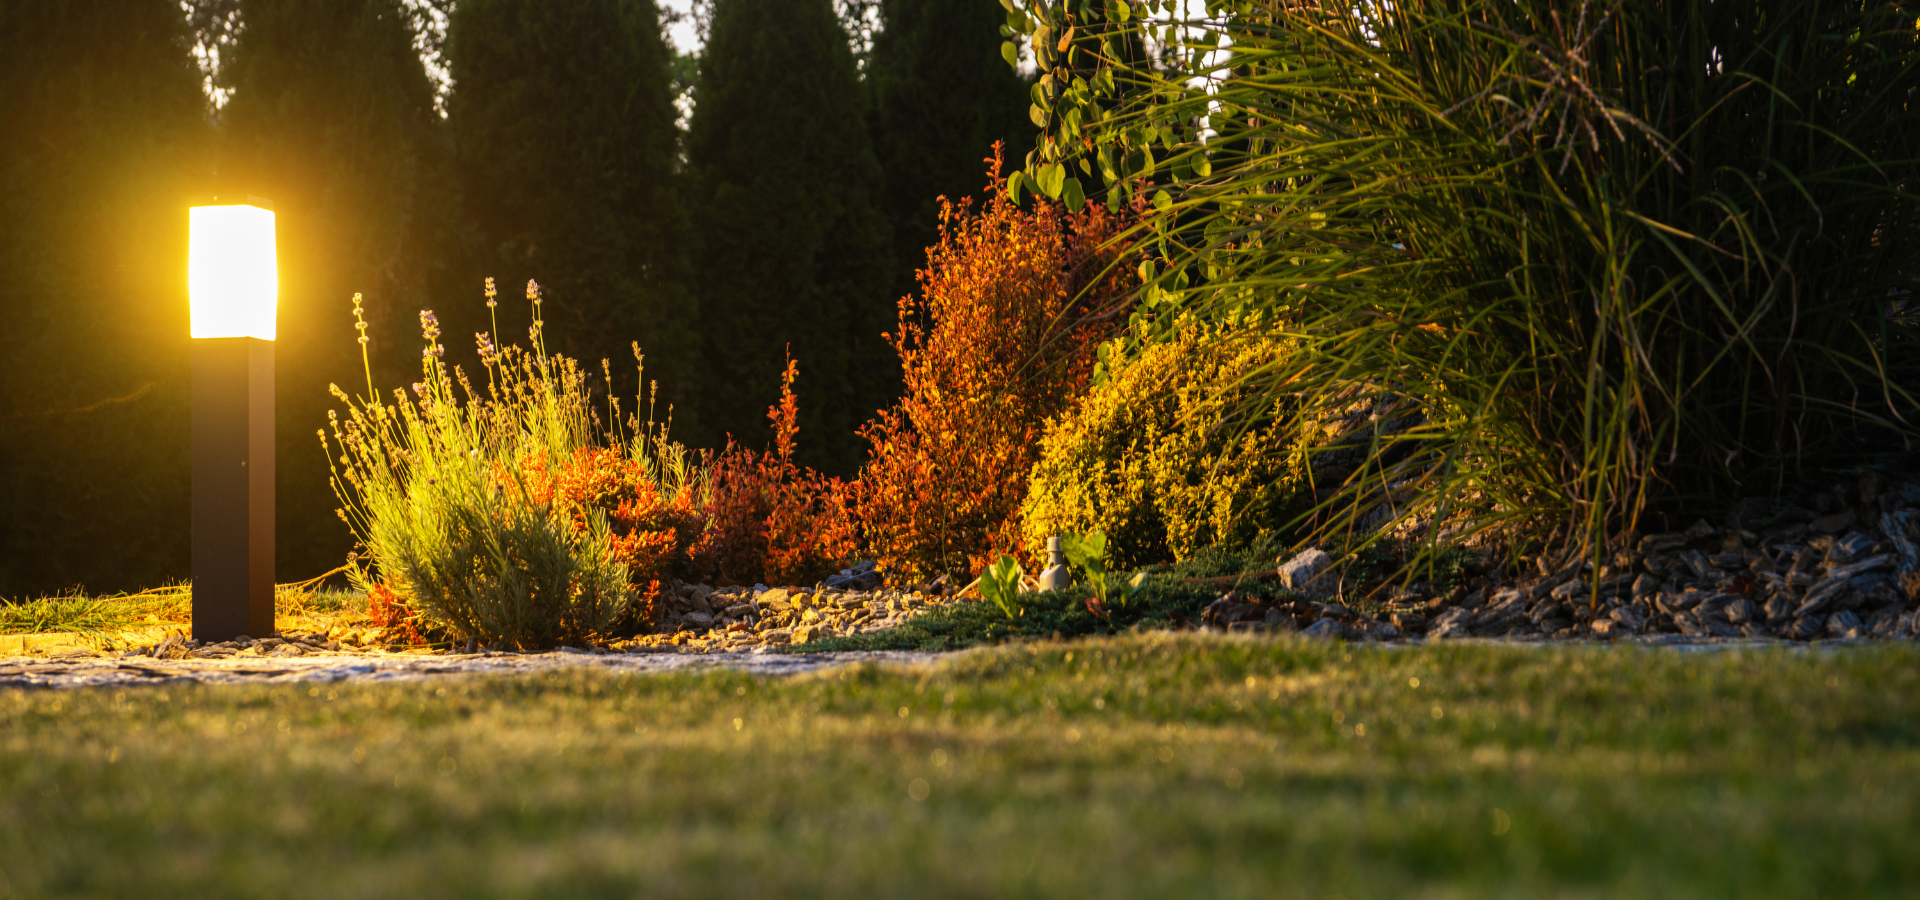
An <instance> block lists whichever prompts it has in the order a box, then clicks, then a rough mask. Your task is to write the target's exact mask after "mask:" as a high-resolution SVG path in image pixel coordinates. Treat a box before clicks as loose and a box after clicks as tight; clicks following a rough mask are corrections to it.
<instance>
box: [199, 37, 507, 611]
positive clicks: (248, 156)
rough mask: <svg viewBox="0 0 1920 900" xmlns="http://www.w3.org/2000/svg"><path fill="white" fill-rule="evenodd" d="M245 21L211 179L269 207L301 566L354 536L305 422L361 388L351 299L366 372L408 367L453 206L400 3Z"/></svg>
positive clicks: (400, 380) (315, 421)
mask: <svg viewBox="0 0 1920 900" xmlns="http://www.w3.org/2000/svg"><path fill="white" fill-rule="evenodd" d="M240 21H241V29H240V32H239V38H238V40H237V42H236V44H235V46H234V49H233V51H232V52H233V58H232V60H231V61H230V62H229V63H227V64H226V65H225V66H224V67H223V71H222V74H221V82H222V84H223V85H224V86H225V87H227V88H229V89H231V90H232V92H233V93H232V99H231V100H230V101H228V103H227V106H226V108H225V109H224V111H223V112H222V115H221V124H222V126H223V132H224V133H223V135H222V153H221V157H220V159H221V164H220V172H219V175H218V182H219V184H218V190H219V191H220V192H222V193H232V192H245V193H253V194H258V195H260V196H263V197H266V198H268V199H270V200H271V201H273V203H274V207H275V213H276V220H277V221H276V227H277V232H278V238H279V245H280V246H279V249H280V306H279V339H278V340H277V341H276V342H275V357H276V358H275V369H276V376H277V378H276V391H275V403H276V407H277V408H276V416H275V419H276V424H277V428H276V442H277V448H276V454H275V456H276V464H277V466H278V469H277V472H276V475H277V478H278V481H279V490H278V495H277V498H276V506H277V513H278V514H277V516H276V526H277V529H278V541H277V543H278V547H279V553H278V557H277V560H276V563H277V567H278V569H279V574H280V576H281V577H282V578H288V579H292V578H303V577H310V576H312V575H314V574H317V573H318V572H321V571H325V570H326V569H330V568H332V567H334V566H337V565H339V563H340V560H341V558H342V557H344V556H345V555H346V552H347V550H348V549H349V545H350V537H349V535H348V532H347V530H346V526H345V525H344V524H343V523H342V522H340V520H339V519H337V518H336V517H335V516H334V514H333V510H334V508H335V507H336V506H337V505H338V504H337V502H336V501H335V498H334V497H333V495H332V491H331V489H330V488H329V486H328V483H327V465H326V458H325V456H324V455H323V454H322V452H321V449H320V446H319V442H318V441H317V440H316V438H315V435H314V432H315V431H316V430H318V429H320V428H322V427H324V426H325V425H326V421H327V419H326V410H327V409H328V408H330V407H333V406H336V405H337V404H336V402H335V401H334V400H333V398H332V397H330V396H329V395H328V390H327V385H328V383H329V382H333V383H338V384H339V385H341V386H342V387H343V388H345V389H347V390H353V391H354V392H355V393H364V392H365V391H366V387H365V384H366V377H365V375H363V374H362V370H361V363H360V354H359V346H358V345H357V344H355V342H354V336H355V333H354V331H353V317H352V297H353V295H354V294H356V293H359V294H362V295H363V296H364V297H365V304H366V307H367V309H368V311H369V313H370V319H371V321H372V322H373V329H372V336H373V343H372V345H371V346H372V349H373V352H374V357H375V360H376V365H378V366H379V367H380V368H378V369H376V375H378V376H384V377H379V378H377V380H376V385H377V386H378V387H380V388H383V389H391V388H393V387H396V386H398V385H401V384H407V383H411V382H412V381H415V380H417V378H418V369H417V366H418V359H419V352H420V351H419V346H420V343H419V331H418V326H417V325H416V324H415V322H417V316H418V313H419V310H421V309H424V308H429V307H432V306H434V305H435V304H434V303H433V301H432V300H430V299H429V295H428V291H427V289H428V286H429V278H430V274H431V265H432V259H433V254H434V250H435V248H436V247H437V246H438V245H439V244H440V243H441V242H442V240H443V238H442V235H441V233H440V232H441V231H442V230H444V229H447V228H448V227H449V226H450V223H451V221H452V220H453V218H454V215H455V210H454V207H453V205H452V195H451V187H450V184H449V183H448V181H447V178H446V175H445V172H446V170H447V166H448V162H447V160H448V156H449V154H448V149H447V144H446V137H445V133H444V127H443V124H442V122H441V120H440V117H439V114H438V113H437V112H436V111H435V109H434V105H433V100H434V97H433V88H432V84H431V82H430V81H429V79H428V77H427V73H426V70H425V67H424V66H423V65H422V63H421V61H420V57H419V55H418V53H417V52H416V51H415V50H414V46H413V43H414V31H413V28H412V20H411V18H410V16H409V14H408V12H407V10H406V8H405V7H404V6H403V4H402V0H241V3H240ZM474 294H475V295H476V296H477V294H478V290H477V289H476V290H475V291H474ZM474 302H475V303H478V300H477V299H476V300H475V301H474ZM356 386H358V389H357V390H355V388H356Z"/></svg>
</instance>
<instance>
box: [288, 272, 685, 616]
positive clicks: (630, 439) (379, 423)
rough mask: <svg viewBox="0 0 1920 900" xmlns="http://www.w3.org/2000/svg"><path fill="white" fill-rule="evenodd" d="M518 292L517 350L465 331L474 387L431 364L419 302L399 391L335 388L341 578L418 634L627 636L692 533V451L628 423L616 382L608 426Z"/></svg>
mask: <svg viewBox="0 0 1920 900" xmlns="http://www.w3.org/2000/svg"><path fill="white" fill-rule="evenodd" d="M487 288H488V299H489V301H492V300H493V296H494V291H493V284H492V279H488V284H487ZM527 296H528V299H529V301H531V304H532V306H533V326H532V329H531V331H530V333H529V337H530V339H531V348H530V349H523V348H520V347H518V346H498V345H497V342H496V340H495V339H494V337H493V336H492V335H491V334H480V335H477V336H476V338H477V341H478V343H479V348H480V355H481V361H482V364H483V365H484V367H485V369H486V378H487V380H486V383H485V385H484V386H480V387H476V386H475V385H474V384H472V383H471V382H470V381H469V379H468V377H467V375H466V373H465V372H463V371H461V370H460V369H459V368H458V367H451V368H450V367H448V366H447V365H446V364H444V363H443V362H442V354H443V352H444V348H443V346H442V345H441V344H440V343H439V342H438V339H439V336H440V332H439V326H438V323H437V321H436V320H435V318H434V315H433V313H432V312H430V311H429V312H423V313H421V326H422V335H423V337H424V338H425V341H426V348H425V351H424V353H423V354H422V359H421V373H422V378H421V381H420V382H419V383H416V384H414V385H413V386H412V388H411V391H407V390H396V391H394V392H393V394H392V401H391V402H387V401H385V400H384V399H382V398H380V397H379V396H378V395H377V394H376V393H375V392H374V389H373V384H372V376H371V370H370V369H369V375H368V383H367V395H366V396H365V397H362V398H357V399H352V398H349V397H348V396H347V395H346V393H345V392H344V391H342V390H340V389H339V388H338V387H337V386H336V387H334V389H333V390H334V394H335V396H337V397H339V398H340V399H341V400H343V401H346V402H347V403H348V409H347V414H346V416H345V417H344V419H343V418H341V417H340V416H338V414H337V413H330V414H329V418H330V419H331V420H332V425H333V434H332V436H331V437H332V441H331V443H329V442H328V440H327V435H325V434H324V433H323V434H322V438H321V439H322V443H323V444H328V450H329V455H330V457H331V458H332V459H333V460H334V473H333V486H334V490H335V493H336V494H337V495H338V496H339V498H340V501H341V504H342V508H341V511H340V514H341V517H342V518H343V519H345V520H346V522H347V524H348V526H349V527H350V528H352V530H353V532H354V535H355V537H356V539H357V540H358V542H359V546H360V549H359V550H358V551H357V553H356V555H355V556H354V557H353V558H352V559H351V560H350V562H351V564H352V565H351V568H350V570H349V577H350V578H351V579H352V580H353V582H354V584H355V586H357V587H359V588H361V589H362V590H365V591H367V592H368V595H369V596H370V597H372V596H380V597H383V598H388V608H390V609H399V610H405V611H411V613H412V614H413V616H414V621H412V622H409V623H407V625H408V628H409V629H413V630H415V631H417V633H420V634H427V635H432V634H435V633H440V634H445V635H447V636H451V637H456V638H475V639H478V640H481V641H484V642H486V643H488V644H489V645H496V646H507V647H520V648H528V649H533V648H546V647H552V646H554V645H556V644H560V643H580V642H586V641H590V640H594V639H596V638H600V637H603V636H607V635H610V634H612V633H614V632H616V631H621V630H629V631H630V630H637V629H638V628H640V627H643V626H644V624H645V622H646V620H647V618H648V616H649V614H650V604H651V602H652V601H653V599H654V598H655V597H656V596H657V595H658V594H659V592H660V589H661V588H660V583H661V581H662V580H664V579H666V578H668V577H669V573H670V572H671V571H672V570H673V568H674V566H675V565H685V564H686V562H687V557H688V552H689V548H690V546H691V545H692V544H693V542H694V541H695V540H697V539H698V537H699V535H700V531H701V525H700V520H701V513H700V509H701V507H702V504H703V502H704V498H703V497H702V492H703V491H704V489H705V480H704V474H703V472H702V471H701V469H700V467H699V464H698V461H697V460H695V459H693V458H691V457H690V456H689V454H688V453H687V452H686V451H685V450H684V448H681V447H680V446H679V445H677V444H674V443H672V442H671V441H669V440H668V439H667V437H666V426H665V425H656V424H654V423H653V422H652V420H651V416H649V419H648V421H647V422H645V423H641V422H639V421H638V420H637V417H636V418H634V419H630V420H629V421H628V423H627V428H626V430H624V431H623V429H622V428H621V423H620V411H619V404H618V401H617V399H614V398H612V397H611V394H609V398H608V400H607V401H606V402H607V413H608V419H609V421H610V422H611V423H612V424H611V425H608V426H603V425H602V423H601V421H600V417H599V414H598V411H597V410H596V409H595V404H594V401H593V400H592V399H591V398H590V395H589V392H588V387H587V378H586V375H585V373H583V372H582V371H581V370H580V367H579V366H578V365H577V364H576V363H575V362H574V361H573V360H570V359H567V358H565V357H561V356H557V355H550V354H548V353H547V352H546V348H545V345H544V341H543V323H542V320H541V317H540V306H541V299H540V294H539V289H538V286H537V285H535V284H534V283H533V282H528V284H527ZM355 299H356V313H357V312H358V309H357V300H358V298H357V297H356V298H355ZM489 305H490V306H491V303H490V304H489ZM364 346H365V345H364V343H363V345H362V348H363V349H362V355H363V363H364V362H365V359H364V355H365V349H364ZM635 356H636V358H638V356H639V349H638V347H636V348H635ZM603 368H604V364H603ZM642 376H643V378H642V381H643V383H644V372H643V373H642ZM609 387H610V385H609ZM628 432H630V436H627V433H628ZM398 624H399V623H392V625H393V626H397V625H398ZM389 630H390V631H394V630H396V628H395V627H392V626H390V628H389ZM399 630H403V631H404V630H407V629H399Z"/></svg>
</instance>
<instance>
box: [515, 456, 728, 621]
mask: <svg viewBox="0 0 1920 900" xmlns="http://www.w3.org/2000/svg"><path fill="white" fill-rule="evenodd" d="M520 480H521V483H522V484H525V485H526V490H527V494H528V497H529V498H530V499H531V500H532V501H533V503H534V504H536V505H538V506H543V507H546V508H548V509H549V510H550V511H551V512H550V514H551V515H553V516H556V517H558V518H561V519H564V520H566V521H568V522H569V523H571V525H572V527H573V530H574V533H575V534H584V533H586V531H587V523H588V518H589V517H590V516H591V515H593V513H594V512H595V511H598V512H600V513H602V514H604V515H606V517H607V524H608V526H609V530H610V531H611V532H612V539H611V541H610V542H609V549H610V550H611V551H612V552H613V556H614V558H615V559H616V560H618V561H619V562H621V563H623V564H625V565H626V566H627V571H628V579H627V580H628V583H629V584H631V585H632V586H633V588H634V590H635V592H636V594H637V595H638V597H637V599H636V606H635V608H634V611H633V613H632V618H633V619H634V620H635V621H636V622H646V621H649V620H651V619H652V617H653V613H654V607H655V604H656V603H657V602H658V601H659V599H660V592H661V585H662V584H663V583H664V582H666V581H668V580H670V579H671V578H673V577H674V576H675V575H680V574H684V573H687V572H688V571H689V570H690V568H691V566H692V563H693V553H692V550H693V547H694V545H695V543H696V542H698V541H699V539H700V536H701V533H702V532H703V531H704V529H705V527H706V513H705V511H704V510H702V509H701V507H700V503H699V499H698V498H697V497H696V496H695V493H694V488H693V486H692V485H690V484H688V485H682V486H681V487H680V488H679V489H678V490H677V491H675V492H674V493H673V494H672V495H671V496H667V495H665V493H664V492H663V491H662V490H661V487H660V485H659V483H658V482H657V481H656V480H655V478H654V474H653V472H652V471H650V470H649V468H648V464H647V462H646V461H644V460H640V459H635V458H633V457H630V456H627V455H626V454H624V453H622V452H621V451H619V450H616V449H611V448H607V447H582V448H580V449H578V450H575V451H574V453H573V456H572V457H571V458H569V459H565V460H561V461H560V462H559V463H558V464H557V465H550V464H549V463H548V461H547V460H546V459H545V458H544V457H542V456H540V455H535V454H529V455H527V456H525V457H522V458H521V460H520ZM502 484H503V486H504V478H503V479H502Z"/></svg>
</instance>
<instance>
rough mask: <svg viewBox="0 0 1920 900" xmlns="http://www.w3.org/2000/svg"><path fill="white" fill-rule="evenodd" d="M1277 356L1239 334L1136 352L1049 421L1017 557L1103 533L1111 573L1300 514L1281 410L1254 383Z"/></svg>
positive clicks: (1296, 452) (1293, 444)
mask: <svg viewBox="0 0 1920 900" xmlns="http://www.w3.org/2000/svg"><path fill="white" fill-rule="evenodd" d="M1286 352H1287V346H1286V345H1285V344H1284V343H1282V342H1279V341H1275V340H1271V339H1267V338H1263V337H1261V336H1259V335H1257V334H1253V333H1228V334H1221V333H1218V332H1214V333H1205V334H1203V333H1200V332H1197V331H1193V330H1188V331H1185V332H1183V333H1181V334H1180V335H1179V336H1178V337H1177V338H1175V339H1173V340H1170V341H1166V342H1161V343H1154V344H1150V345H1148V346H1147V347H1146V348H1145V349H1144V350H1142V351H1141V352H1140V353H1139V354H1138V355H1137V356H1135V357H1134V358H1133V359H1131V360H1129V361H1127V362H1125V363H1124V364H1122V365H1121V366H1120V367H1118V368H1117V369H1116V370H1115V371H1114V372H1113V373H1112V375H1110V376H1109V377H1108V378H1107V380H1106V381H1105V382H1104V383H1102V384H1101V385H1099V386H1098V387H1096V388H1094V389H1093V390H1092V391H1091V392H1090V393H1089V394H1088V395H1087V396H1086V397H1085V398H1084V399H1083V400H1082V401H1081V402H1080V404H1079V405H1078V406H1077V407H1076V408H1074V409H1073V410H1071V411H1069V412H1068V413H1066V414H1065V415H1063V416H1061V417H1060V418H1059V419H1057V420H1055V421H1053V422H1052V423H1050V425H1049V427H1048V429H1047V434H1046V436H1045V437H1044V438H1043V439H1042V442H1041V460H1040V463H1039V465H1037V466H1035V467H1034V470H1033V475H1032V481H1031V484H1030V485H1029V489H1028V492H1027V499H1026V502H1025V503H1024V504H1023V506H1022V509H1021V512H1022V518H1023V520H1024V523H1025V525H1024V527H1025V533H1026V538H1027V540H1028V542H1029V544H1030V546H1039V545H1041V544H1043V543H1044V542H1045V540H1046V538H1047V536H1048V535H1053V534H1066V533H1074V534H1082V533H1086V532H1091V531H1104V532H1105V533H1106V534H1107V538H1108V541H1109V544H1108V554H1109V557H1110V561H1111V562H1112V564H1114V565H1117V566H1137V565H1143V564H1146V563H1151V562H1157V561H1162V560H1166V559H1169V558H1171V559H1175V560H1180V559H1186V558H1188V557H1190V556H1192V555H1193V554H1195V553H1197V552H1199V551H1200V550H1202V549H1204V548H1207V547H1210V546H1215V545H1224V546H1228V547H1240V546H1245V545H1247V544H1249V543H1251V542H1252V541H1253V540H1255V539H1256V538H1258V537H1260V536H1261V535H1263V534H1270V533H1274V532H1277V531H1278V530H1280V529H1281V528H1284V527H1285V526H1286V525H1287V523H1288V522H1289V521H1291V520H1292V519H1293V518H1294V517H1295V516H1297V515H1299V514H1300V513H1302V512H1304V511H1305V510H1306V509H1307V508H1308V507H1309V506H1310V498H1311V496H1312V492H1311V490H1310V489H1309V488H1308V486H1307V483H1306V479H1305V477H1304V471H1305V467H1306V462H1305V458H1304V454H1303V453H1302V452H1301V451H1300V443H1299V441H1297V440H1296V439H1295V435H1296V433H1297V426H1296V424H1295V422H1294V418H1293V417H1292V416H1291V415H1290V414H1288V410H1286V409H1283V408H1280V407H1278V406H1276V405H1274V404H1273V403H1272V402H1271V401H1267V402H1262V401H1261V400H1260V399H1259V398H1261V397H1263V396H1268V397H1270V396H1272V395H1273V394H1272V393H1271V392H1268V393H1263V392H1262V391H1260V390H1258V389H1257V387H1256V385H1257V382H1258V381H1259V380H1260V377H1261V375H1262V374H1263V373H1264V372H1266V371H1269V370H1271V369H1272V368H1273V364H1274V363H1276V362H1278V361H1279V360H1280V359H1281V358H1282V356H1283V355H1284V354H1285V353H1286Z"/></svg>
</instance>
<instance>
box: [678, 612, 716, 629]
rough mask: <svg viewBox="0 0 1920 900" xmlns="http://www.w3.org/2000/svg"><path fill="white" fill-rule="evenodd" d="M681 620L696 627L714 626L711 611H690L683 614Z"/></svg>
mask: <svg viewBox="0 0 1920 900" xmlns="http://www.w3.org/2000/svg"><path fill="white" fill-rule="evenodd" d="M680 620H681V621H682V622H685V623H686V624H688V625H692V626H693V627H695V628H712V627H713V622H714V618H713V613H710V612H690V613H687V614H686V615H684V616H681V617H680Z"/></svg>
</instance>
